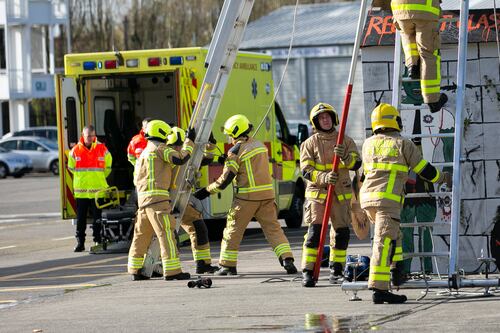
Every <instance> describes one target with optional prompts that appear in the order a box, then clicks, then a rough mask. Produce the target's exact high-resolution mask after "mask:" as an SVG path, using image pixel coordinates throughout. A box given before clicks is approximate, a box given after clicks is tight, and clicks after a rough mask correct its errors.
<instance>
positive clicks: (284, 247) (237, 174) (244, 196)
mask: <svg viewBox="0 0 500 333" xmlns="http://www.w3.org/2000/svg"><path fill="white" fill-rule="evenodd" d="M251 130H252V125H251V124H250V122H249V120H248V118H247V117H245V116H243V115H235V116H232V117H230V118H229V119H228V120H227V121H226V122H225V123H224V133H225V134H227V135H229V136H230V137H231V140H232V143H233V144H234V146H233V147H232V148H231V149H230V150H229V152H228V156H227V159H226V161H225V163H224V169H223V171H222V175H221V176H220V177H219V178H218V179H217V180H216V181H215V182H213V183H212V184H210V185H208V186H207V187H206V188H201V189H199V190H198V191H196V192H195V194H194V196H195V197H196V198H198V199H200V200H202V199H204V198H206V197H208V196H209V195H210V194H213V193H218V192H220V191H221V190H223V189H224V188H226V187H227V186H228V185H229V184H231V182H232V181H233V180H234V183H235V188H234V190H235V194H234V200H233V204H232V206H231V208H230V210H229V212H228V214H227V224H226V228H225V229H224V234H223V239H222V245H221V252H220V260H219V265H220V269H219V270H218V271H217V272H216V273H215V274H217V275H236V274H237V271H236V264H237V261H238V250H239V246H240V243H241V240H242V238H243V234H244V232H245V229H246V227H247V225H248V223H249V222H250V220H251V219H252V218H253V217H255V218H256V219H257V221H258V222H259V223H260V225H261V227H262V230H263V232H264V235H265V236H266V239H267V240H268V242H269V243H270V244H271V246H272V248H273V250H274V253H275V254H276V256H277V257H278V260H279V261H280V263H281V265H282V266H283V267H284V268H285V270H286V272H287V273H288V274H295V273H297V268H295V265H294V263H293V262H294V258H293V254H292V250H291V248H290V243H289V242H288V239H287V238H286V236H285V233H284V232H283V230H282V229H281V226H280V224H279V223H278V215H277V207H276V203H275V201H274V199H275V196H274V189H273V180H272V178H271V174H270V172H269V157H268V151H267V148H266V146H265V145H264V144H263V143H262V142H260V141H257V140H255V139H253V138H251V137H249V133H250V131H251Z"/></svg>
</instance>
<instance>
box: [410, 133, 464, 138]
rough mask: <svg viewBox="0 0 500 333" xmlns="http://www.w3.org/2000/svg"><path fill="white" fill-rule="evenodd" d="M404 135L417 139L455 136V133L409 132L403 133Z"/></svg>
mask: <svg viewBox="0 0 500 333" xmlns="http://www.w3.org/2000/svg"><path fill="white" fill-rule="evenodd" d="M403 137H405V138H407V139H415V138H454V137H455V133H434V134H432V133H431V134H409V135H403Z"/></svg>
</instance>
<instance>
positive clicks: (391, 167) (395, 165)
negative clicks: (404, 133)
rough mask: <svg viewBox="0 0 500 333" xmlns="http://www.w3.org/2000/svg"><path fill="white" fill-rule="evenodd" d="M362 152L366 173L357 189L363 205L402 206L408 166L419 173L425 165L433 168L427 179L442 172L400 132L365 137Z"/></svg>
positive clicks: (440, 176) (437, 178) (441, 177)
mask: <svg viewBox="0 0 500 333" xmlns="http://www.w3.org/2000/svg"><path fill="white" fill-rule="evenodd" d="M362 154H363V167H364V174H365V180H364V182H363V185H362V186H361V190H360V203H361V207H362V208H366V207H373V206H384V207H399V206H401V205H402V204H403V201H404V185H405V183H406V180H407V179H408V172H409V170H410V168H411V169H412V170H413V171H414V172H415V173H417V174H419V175H421V177H423V175H422V172H423V171H424V169H426V168H427V169H432V171H433V172H434V173H435V176H434V177H433V178H432V179H427V180H429V181H431V182H433V183H436V182H440V181H442V179H443V175H442V173H441V172H439V170H437V169H435V168H434V167H433V166H432V165H430V163H429V162H427V161H426V160H424V159H423V158H422V154H421V153H420V150H419V149H418V147H417V146H416V145H415V144H414V143H413V142H412V141H410V140H408V139H404V138H403V137H401V135H400V134H399V132H395V131H394V132H389V133H382V134H376V135H374V136H372V137H370V138H368V139H366V141H365V142H364V144H363V153H362ZM423 178H424V177H423Z"/></svg>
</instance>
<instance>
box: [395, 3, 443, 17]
mask: <svg viewBox="0 0 500 333" xmlns="http://www.w3.org/2000/svg"><path fill="white" fill-rule="evenodd" d="M440 3H441V0H392V1H391V9H392V14H393V16H394V19H395V20H431V21H437V20H439V16H440V15H441V7H440Z"/></svg>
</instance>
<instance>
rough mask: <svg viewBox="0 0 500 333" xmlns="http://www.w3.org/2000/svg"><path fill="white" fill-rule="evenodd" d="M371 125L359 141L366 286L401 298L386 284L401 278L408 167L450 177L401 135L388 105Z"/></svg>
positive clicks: (377, 298)
mask: <svg viewBox="0 0 500 333" xmlns="http://www.w3.org/2000/svg"><path fill="white" fill-rule="evenodd" d="M371 125H372V130H373V133H374V135H373V136H372V137H370V138H368V139H367V140H366V141H365V142H364V144H363V152H362V156H363V168H364V175H365V179H364V182H363V185H362V187H361V190H360V204H361V208H363V209H364V210H365V212H366V214H367V215H368V218H369V219H370V221H371V222H372V223H374V224H375V234H374V239H373V252H372V257H371V261H370V277H369V281H368V287H369V288H370V289H372V290H373V302H374V303H376V304H380V303H384V302H386V303H404V302H405V301H406V296H404V295H396V294H393V293H391V292H389V287H390V281H391V280H392V283H393V285H394V286H399V285H401V284H402V283H403V282H404V281H403V278H402V271H403V261H402V260H403V250H402V246H401V232H400V230H399V223H400V213H401V208H402V206H403V202H404V187H405V183H406V181H407V179H408V171H409V170H410V169H412V170H413V171H414V172H415V173H416V174H418V175H419V176H420V177H422V178H424V179H426V180H428V181H431V182H432V183H443V182H445V183H446V184H447V185H448V186H451V178H450V175H449V174H448V173H446V172H440V171H439V170H438V169H436V168H435V167H434V166H432V165H431V164H430V163H429V162H427V161H426V160H424V159H423V158H422V154H421V152H420V150H419V149H418V147H417V146H416V145H415V144H414V143H413V142H412V141H411V140H409V139H404V138H403V137H401V134H400V132H401V130H402V123H401V118H400V116H399V112H398V111H397V110H396V108H394V107H393V106H392V105H389V104H380V105H379V106H377V107H376V108H375V109H374V110H373V111H372V114H371Z"/></svg>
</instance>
